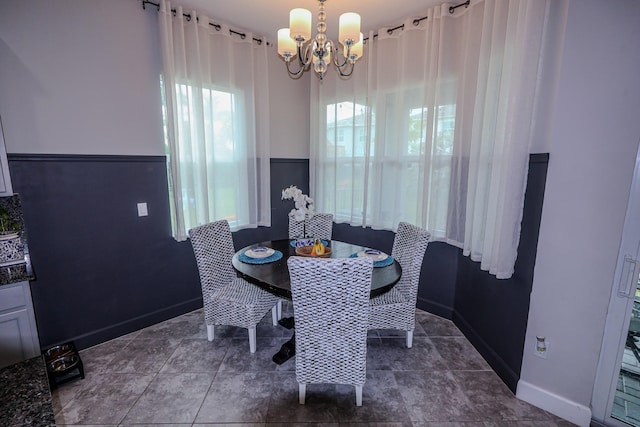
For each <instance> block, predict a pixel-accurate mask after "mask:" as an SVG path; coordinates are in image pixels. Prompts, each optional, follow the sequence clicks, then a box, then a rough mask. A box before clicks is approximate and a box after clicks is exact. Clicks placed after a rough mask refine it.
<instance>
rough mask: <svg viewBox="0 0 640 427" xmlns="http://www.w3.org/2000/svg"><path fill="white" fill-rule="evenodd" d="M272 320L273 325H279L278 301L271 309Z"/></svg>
mask: <svg viewBox="0 0 640 427" xmlns="http://www.w3.org/2000/svg"><path fill="white" fill-rule="evenodd" d="M271 322H272V323H273V326H278V303H276V305H274V306H273V308H272V309H271Z"/></svg>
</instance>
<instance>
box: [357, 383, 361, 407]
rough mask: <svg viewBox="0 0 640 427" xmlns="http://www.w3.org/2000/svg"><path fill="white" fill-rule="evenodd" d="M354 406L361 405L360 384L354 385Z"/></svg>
mask: <svg viewBox="0 0 640 427" xmlns="http://www.w3.org/2000/svg"><path fill="white" fill-rule="evenodd" d="M356 406H362V386H361V385H357V386H356Z"/></svg>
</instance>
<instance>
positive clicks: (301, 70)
mask: <svg viewBox="0 0 640 427" xmlns="http://www.w3.org/2000/svg"><path fill="white" fill-rule="evenodd" d="M285 64H287V72H288V73H289V77H291V78H293V79H299V78H300V76H302V73H304V71H305V67H302V66H301V67H300V68H298V71H295V72H294V71H291V61H285Z"/></svg>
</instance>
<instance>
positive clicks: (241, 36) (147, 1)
mask: <svg viewBox="0 0 640 427" xmlns="http://www.w3.org/2000/svg"><path fill="white" fill-rule="evenodd" d="M148 4H150V5H153V6H155V7H156V8H157V10H158V11H160V3H154V2H152V1H149V0H142V8H143V9H145V10H146V9H147V8H146V5H148ZM171 12H172V13H173V16H176V13H177V10H176V9H171ZM182 16H184V17H185V18H186V19H187V21H191V14H189V13H183V14H182ZM197 21H198V17H197V16H196V22H197ZM209 25H211V26H212V27H213V28H215V29H216V31H220V30H221V29H222V25H220V24H214V23H213V22H209ZM229 33H231V34H235V35H237V36H240V38H241V39H243V40H244V39H245V38H246V37H247V34H246V33H241V32H239V31H235V30H232V29H229ZM253 41H254V42H256V43H258V44H259V45H261V44H262V39H258V38H255V37H253ZM267 46H271V43H269V42H267Z"/></svg>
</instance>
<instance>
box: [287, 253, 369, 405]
mask: <svg viewBox="0 0 640 427" xmlns="http://www.w3.org/2000/svg"><path fill="white" fill-rule="evenodd" d="M287 264H288V267H289V276H290V277H291V295H292V301H293V315H294V317H295V322H296V332H295V333H296V335H295V340H296V380H297V381H298V399H299V402H300V404H301V405H304V403H305V396H306V387H307V384H318V383H332V384H349V385H353V386H355V388H356V405H357V406H362V386H363V385H364V382H365V379H366V375H367V364H366V362H367V321H368V314H369V293H370V292H371V275H372V272H373V261H372V260H371V259H369V258H342V259H340V258H327V259H324V258H307V257H290V258H289V259H288V260H287Z"/></svg>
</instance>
